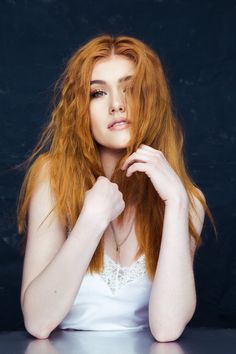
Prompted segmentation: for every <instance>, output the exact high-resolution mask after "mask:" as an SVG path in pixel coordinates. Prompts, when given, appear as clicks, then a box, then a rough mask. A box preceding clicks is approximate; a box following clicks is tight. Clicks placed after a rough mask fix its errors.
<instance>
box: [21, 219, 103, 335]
mask: <svg viewBox="0 0 236 354" xmlns="http://www.w3.org/2000/svg"><path fill="white" fill-rule="evenodd" d="M104 231H105V227H104V225H98V224H97V223H96V222H93V223H91V218H89V216H88V215H87V214H86V213H81V215H80V217H79V218H78V220H77V222H76V224H75V226H74V228H73V230H72V231H71V233H70V235H69V237H68V238H67V239H66V241H65V242H64V244H63V246H62V247H61V249H60V250H59V252H58V253H57V255H56V256H55V257H54V259H53V260H52V261H51V262H50V263H49V264H48V266H47V267H46V268H45V269H44V270H43V271H42V272H41V273H40V274H39V275H38V276H37V278H35V279H34V280H33V281H32V282H31V283H30V285H29V286H28V288H27V289H26V291H25V294H24V299H23V304H22V311H23V315H24V320H25V325H26V328H27V330H29V332H30V333H32V334H33V335H38V334H39V335H40V336H43V337H44V336H46V337H47V335H49V334H50V333H51V331H52V330H53V329H54V328H56V327H57V325H58V324H59V323H60V322H61V321H62V320H63V318H64V317H65V315H66V314H67V313H68V311H69V309H70V307H71V306H72V304H73V301H74V299H75V297H76V294H77V292H78V290H79V288H80V284H81V282H82V279H83V276H84V274H85V272H86V270H87V267H88V265H89V263H90V261H91V258H92V256H93V254H94V252H95V250H96V248H97V246H98V243H99V240H100V238H101V236H102V234H103V232H104Z"/></svg>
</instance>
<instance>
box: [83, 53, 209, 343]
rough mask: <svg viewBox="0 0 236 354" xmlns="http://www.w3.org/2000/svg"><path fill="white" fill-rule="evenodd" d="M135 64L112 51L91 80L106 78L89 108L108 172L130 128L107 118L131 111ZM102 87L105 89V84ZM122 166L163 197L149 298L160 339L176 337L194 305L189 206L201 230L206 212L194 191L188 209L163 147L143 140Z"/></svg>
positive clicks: (151, 319) (153, 325) (155, 333)
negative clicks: (127, 93) (127, 87)
mask: <svg viewBox="0 0 236 354" xmlns="http://www.w3.org/2000/svg"><path fill="white" fill-rule="evenodd" d="M132 69H133V66H132V62H130V61H129V60H128V59H125V58H124V57H120V56H111V57H110V58H106V59H105V60H103V61H101V62H98V63H97V64H96V65H95V67H94V70H93V73H92V80H95V79H96V80H97V79H101V80H105V81H106V82H107V85H106V86H103V91H104V94H102V96H100V97H99V98H95V99H94V100H91V105H90V114H91V125H92V131H93V134H94V138H95V139H96V141H97V142H98V143H99V144H100V153H101V159H102V163H103V165H104V170H105V172H106V174H107V177H108V178H109V176H111V173H112V171H113V168H114V165H115V163H116V159H117V157H118V156H119V154H120V153H121V152H122V151H123V150H122V149H124V148H125V147H126V146H127V145H126V144H127V143H128V141H129V129H125V130H121V131H114V132H113V131H109V130H108V129H107V124H108V123H109V121H110V120H111V119H113V118H114V117H119V116H120V115H122V116H125V115H126V113H127V112H128V111H127V107H125V106H124V95H123V94H122V87H121V86H119V85H118V79H119V78H120V77H122V76H125V75H128V74H130V73H131V74H132ZM99 88H101V89H102V87H101V86H100V87H99ZM122 170H123V171H124V173H125V174H126V176H127V178H129V176H131V175H132V173H134V172H136V171H139V172H140V173H145V174H146V175H147V176H148V177H149V178H150V181H151V183H152V184H153V186H154V188H155V190H156V192H157V193H158V194H159V196H160V197H161V198H162V200H163V201H164V203H165V215H164V223H163V230H162V241H161V247H160V254H159V259H158V264H157V268H156V273H155V277H154V281H153V285H152V290H151V295H150V300H149V324H150V329H151V332H152V334H153V336H154V337H155V338H156V339H157V340H158V341H161V342H162V341H163V342H165V341H174V340H176V339H177V338H178V337H179V336H180V335H181V334H182V332H183V330H184V328H185V326H186V324H187V323H188V322H189V321H190V319H191V318H192V316H193V314H194V311H195V308H196V289H195V280H194V273H193V260H194V254H195V249H196V245H195V241H194V240H193V238H191V235H190V234H189V227H188V226H189V219H188V217H189V212H190V213H191V215H192V220H193V224H194V226H195V228H196V231H197V233H198V234H199V235H200V234H201V230H202V226H203V221H204V216H205V212H204V209H203V207H202V204H201V203H200V202H199V201H198V199H197V198H196V197H194V202H195V207H196V213H195V211H194V210H192V209H190V205H189V200H188V195H187V192H186V190H185V187H184V185H183V183H182V181H181V179H180V178H179V176H178V175H177V174H176V173H175V171H174V170H173V168H172V167H171V165H170V164H169V162H168V161H167V159H166V158H165V156H164V154H163V153H162V151H160V150H156V149H154V148H153V147H151V146H147V145H144V144H141V145H140V146H139V148H138V149H137V150H136V151H135V152H134V153H132V154H131V155H130V156H129V157H128V158H127V159H126V161H125V162H124V164H123V166H122ZM199 192H200V194H201V195H202V197H203V199H205V198H204V195H203V193H202V192H201V191H200V190H199ZM173 294H174V296H173Z"/></svg>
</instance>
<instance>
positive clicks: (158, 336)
mask: <svg viewBox="0 0 236 354" xmlns="http://www.w3.org/2000/svg"><path fill="white" fill-rule="evenodd" d="M183 330H184V329H182V330H176V331H170V330H161V331H157V332H156V333H152V335H153V337H154V338H155V340H156V341H158V342H164V343H165V342H173V341H175V340H177V339H178V338H179V337H180V336H181V334H182V333H183Z"/></svg>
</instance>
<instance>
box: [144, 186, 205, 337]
mask: <svg viewBox="0 0 236 354" xmlns="http://www.w3.org/2000/svg"><path fill="white" fill-rule="evenodd" d="M199 191H200V190H199ZM200 192H201V191H200ZM201 194H202V193H201ZM202 196H203V198H204V195H203V194H202ZM194 199H195V205H196V211H197V214H198V215H196V214H193V211H191V213H192V215H193V223H194V225H195V227H196V230H197V232H198V233H199V234H201V230H202V226H203V221H204V215H205V212H204V209H203V207H202V205H201V203H200V202H199V201H198V199H197V198H194ZM204 199H205V198H204ZM188 212H189V203H188V200H187V198H186V197H185V196H184V195H183V196H182V198H180V199H178V200H176V201H174V202H170V203H169V204H167V205H166V207H165V215H164V224H163V232H162V242H161V248H160V254H159V259H158V265H157V269H156V274H155V277H154V281H153V286H152V290H151V295H150V301H149V323H150V329H151V332H152V334H153V335H154V337H155V338H156V339H157V340H158V341H163V342H166V341H173V340H176V339H177V338H178V337H179V336H180V335H181V333H182V332H183V330H184V328H185V326H186V324H187V323H188V322H189V321H190V319H191V318H192V316H193V314H194V311H195V308H196V290H195V282H194V273H193V259H194V251H195V243H194V240H192V239H190V235H189V232H188Z"/></svg>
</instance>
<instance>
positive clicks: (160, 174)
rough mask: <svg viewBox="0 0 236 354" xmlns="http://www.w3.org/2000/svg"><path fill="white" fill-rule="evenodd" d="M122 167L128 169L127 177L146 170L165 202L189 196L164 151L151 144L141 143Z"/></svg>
mask: <svg viewBox="0 0 236 354" xmlns="http://www.w3.org/2000/svg"><path fill="white" fill-rule="evenodd" d="M121 169H122V170H124V171H125V170H126V176H127V177H130V176H131V175H132V173H134V172H135V171H140V172H145V173H146V175H147V176H148V177H149V178H150V180H151V182H152V184H153V186H154V188H155V189H156V191H157V193H158V194H159V195H160V197H161V199H162V200H163V201H164V202H165V204H169V203H170V202H172V201H176V200H179V199H180V198H187V192H186V190H185V188H184V186H183V184H182V182H181V180H180V178H179V176H178V175H177V174H176V173H175V171H174V170H173V168H172V167H171V166H170V164H169V163H168V161H167V160H166V158H165V156H164V155H163V153H162V152H161V151H160V150H156V149H154V148H152V147H151V146H148V145H144V144H141V145H140V147H139V148H138V149H137V150H136V152H134V153H133V154H131V155H130V156H129V157H128V158H127V160H126V161H125V163H124V164H123V166H122V168H121Z"/></svg>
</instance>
